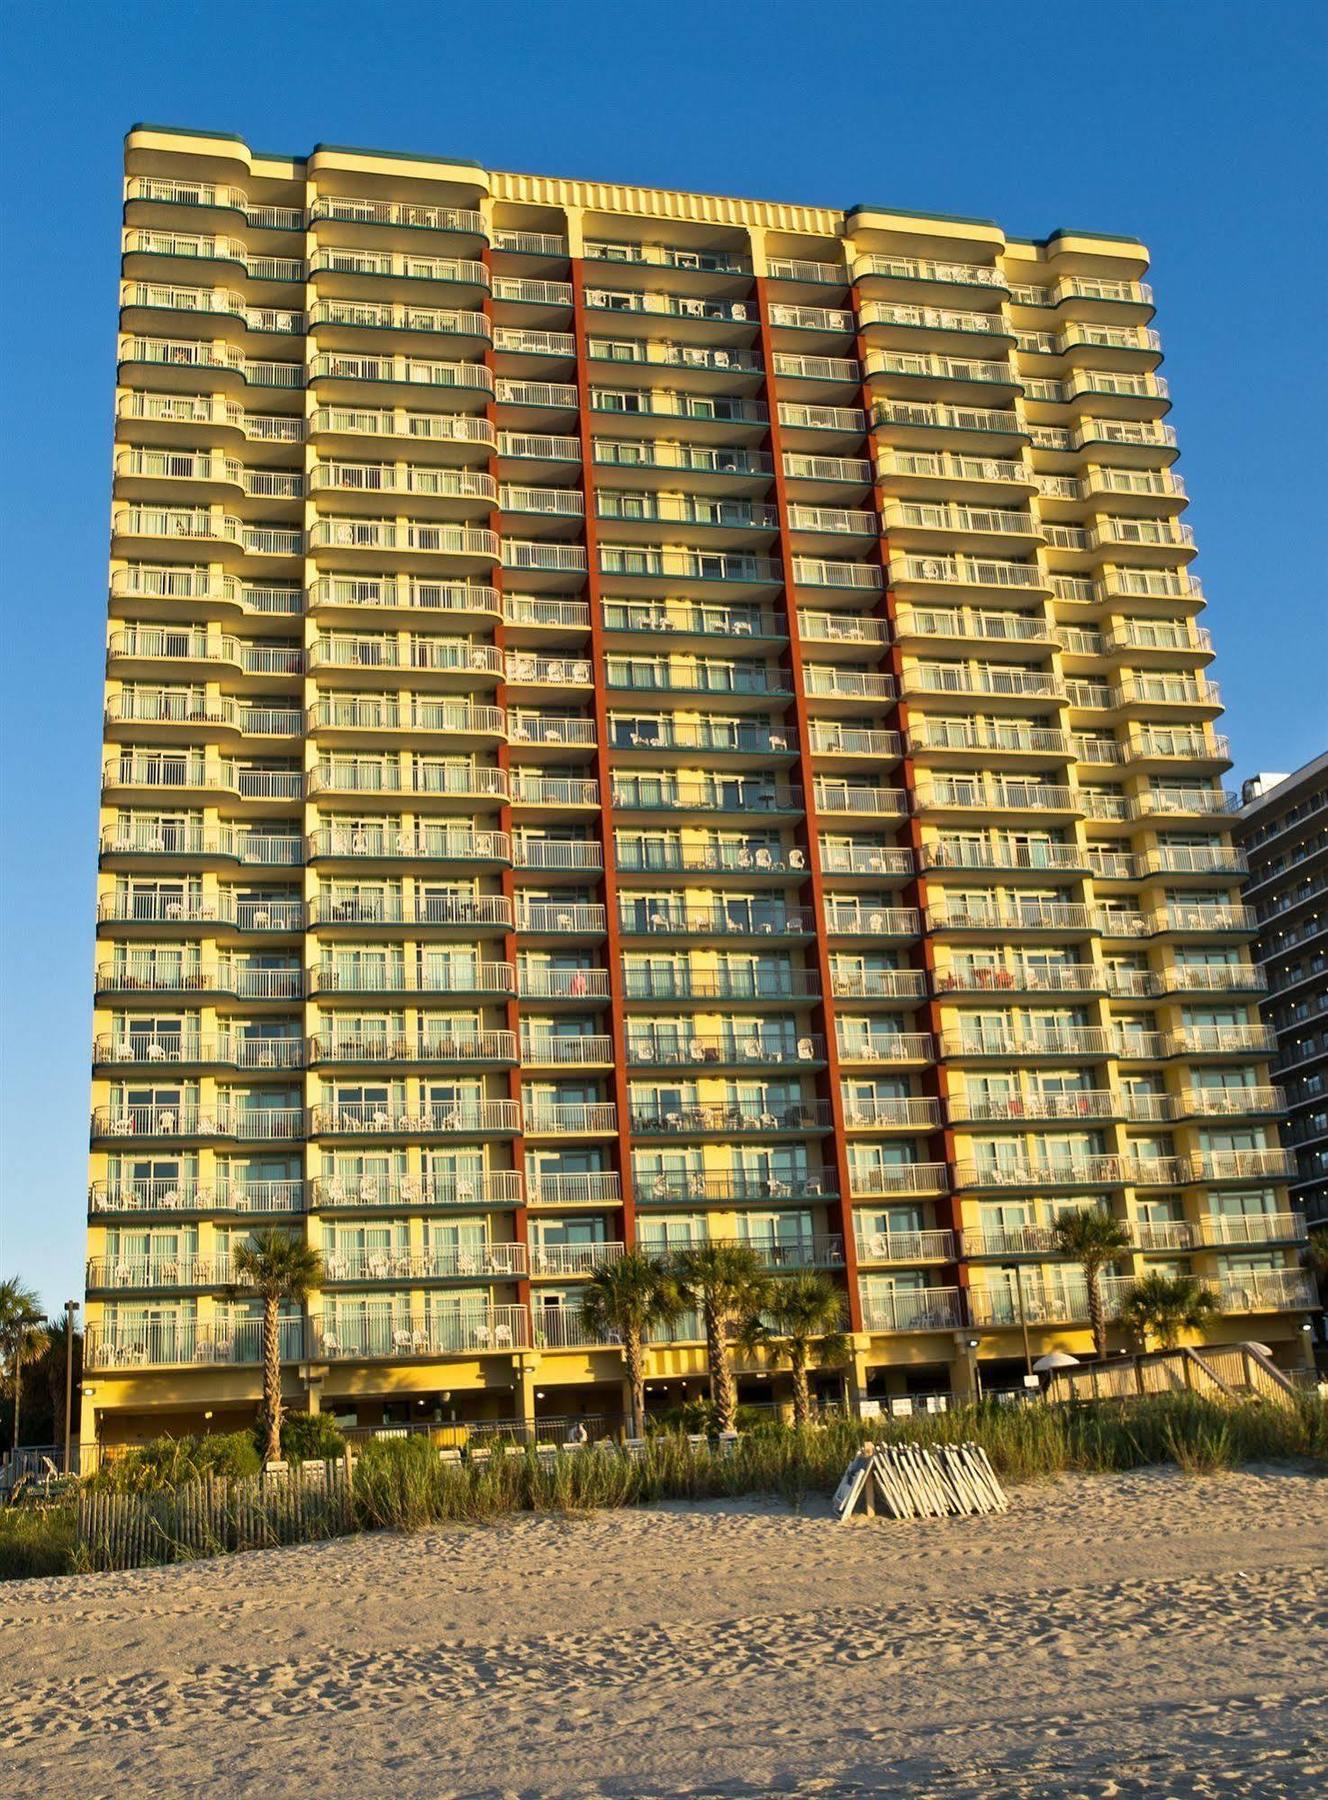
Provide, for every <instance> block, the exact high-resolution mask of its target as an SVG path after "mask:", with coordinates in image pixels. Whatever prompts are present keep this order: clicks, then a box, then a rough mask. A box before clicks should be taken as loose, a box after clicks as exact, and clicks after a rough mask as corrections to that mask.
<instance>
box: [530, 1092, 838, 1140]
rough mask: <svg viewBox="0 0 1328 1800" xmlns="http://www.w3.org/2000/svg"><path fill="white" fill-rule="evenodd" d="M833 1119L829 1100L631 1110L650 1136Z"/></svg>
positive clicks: (789, 1126)
mask: <svg viewBox="0 0 1328 1800" xmlns="http://www.w3.org/2000/svg"><path fill="white" fill-rule="evenodd" d="M833 1123H834V1119H833V1116H832V1114H831V1110H830V1103H829V1102H828V1101H826V1100H799V1101H795V1102H793V1103H792V1104H791V1105H790V1104H784V1103H782V1102H772V1103H771V1104H769V1105H767V1106H766V1107H764V1108H762V1109H760V1110H750V1109H748V1108H746V1107H743V1106H740V1105H733V1106H731V1105H728V1104H721V1103H715V1104H709V1105H707V1104H696V1105H680V1106H673V1107H669V1108H667V1109H666V1110H663V1111H661V1110H660V1109H659V1108H657V1107H655V1106H634V1107H633V1110H632V1113H631V1127H632V1131H633V1132H634V1133H638V1134H640V1135H642V1136H647V1137H659V1136H674V1135H676V1136H682V1137H687V1136H690V1135H691V1134H693V1133H711V1132H719V1133H726V1134H727V1133H748V1132H760V1133H772V1132H778V1131H826V1130H828V1129H829V1128H830V1126H831V1125H832V1124H833ZM528 1128H529V1127H528Z"/></svg>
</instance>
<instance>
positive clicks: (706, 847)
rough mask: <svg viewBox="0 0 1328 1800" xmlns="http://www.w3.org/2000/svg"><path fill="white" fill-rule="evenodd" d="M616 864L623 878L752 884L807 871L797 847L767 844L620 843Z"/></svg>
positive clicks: (803, 854)
mask: <svg viewBox="0 0 1328 1800" xmlns="http://www.w3.org/2000/svg"><path fill="white" fill-rule="evenodd" d="M903 854H904V855H907V854H908V852H907V851H905V852H903ZM615 860H616V862H617V865H618V873H619V874H620V875H673V874H707V875H715V876H718V875H734V874H736V875H738V876H740V877H743V878H744V879H746V880H750V881H754V880H756V879H757V878H759V877H773V876H776V875H783V874H787V873H788V872H790V871H793V872H795V873H803V872H805V871H806V867H807V858H806V855H805V853H804V852H803V851H802V850H800V849H798V848H796V847H794V848H793V849H790V850H787V851H785V850H784V849H783V847H782V846H775V847H773V848H772V847H771V846H768V845H765V844H758V845H757V846H756V848H755V849H752V848H751V847H750V846H749V845H747V844H732V843H717V844H716V843H712V844H690V843H689V844H684V843H672V842H669V843H648V844H633V843H623V842H619V844H618V845H617V850H616V858H615Z"/></svg>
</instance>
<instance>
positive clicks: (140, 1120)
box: [92, 1101, 304, 1143]
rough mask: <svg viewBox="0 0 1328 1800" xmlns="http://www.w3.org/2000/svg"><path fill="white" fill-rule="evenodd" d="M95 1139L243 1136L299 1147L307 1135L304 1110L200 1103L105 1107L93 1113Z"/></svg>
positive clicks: (258, 1140) (292, 1107) (300, 1107)
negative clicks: (305, 1133) (305, 1132)
mask: <svg viewBox="0 0 1328 1800" xmlns="http://www.w3.org/2000/svg"><path fill="white" fill-rule="evenodd" d="M92 1136H93V1138H94V1139H96V1140H102V1139H107V1138H170V1139H179V1138H208V1139H211V1138H238V1139H244V1140H247V1141H253V1142H265V1143H271V1142H282V1143H295V1142H298V1141H299V1140H300V1139H301V1138H303V1136H304V1108H303V1107H302V1106H272V1107H258V1106H250V1107H245V1106H238V1107H234V1108H230V1107H227V1106H226V1105H225V1104H220V1105H212V1104H210V1105H200V1104H198V1103H197V1102H192V1103H189V1102H186V1103H183V1104H181V1103H177V1102H173V1103H170V1104H165V1103H160V1104H159V1103H151V1104H143V1105H139V1104H133V1105H131V1104H129V1103H128V1102H119V1101H118V1102H116V1103H115V1104H114V1105H112V1106H99V1107H97V1108H95V1109H94V1111H93V1114H92Z"/></svg>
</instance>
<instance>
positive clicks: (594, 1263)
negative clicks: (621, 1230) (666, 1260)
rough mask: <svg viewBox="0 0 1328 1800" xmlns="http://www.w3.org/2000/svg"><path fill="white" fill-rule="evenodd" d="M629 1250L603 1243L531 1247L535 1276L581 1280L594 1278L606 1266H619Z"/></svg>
mask: <svg viewBox="0 0 1328 1800" xmlns="http://www.w3.org/2000/svg"><path fill="white" fill-rule="evenodd" d="M625 1250H626V1245H625V1244H623V1243H622V1242H621V1241H617V1240H609V1239H600V1240H599V1241H598V1242H595V1243H589V1244H540V1243H532V1244H531V1246H530V1272H531V1274H532V1275H553V1276H558V1277H561V1278H562V1279H564V1280H566V1279H569V1278H570V1279H573V1280H575V1279H577V1278H578V1277H582V1276H586V1275H593V1274H594V1273H595V1271H596V1270H597V1269H599V1268H601V1267H602V1266H603V1265H604V1264H605V1263H608V1262H616V1261H617V1259H618V1258H619V1257H620V1256H622V1255H623V1253H624V1251H625Z"/></svg>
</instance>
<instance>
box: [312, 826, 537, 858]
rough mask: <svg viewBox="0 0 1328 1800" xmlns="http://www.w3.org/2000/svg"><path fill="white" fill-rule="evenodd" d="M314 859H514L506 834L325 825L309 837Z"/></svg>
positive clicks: (459, 830)
mask: <svg viewBox="0 0 1328 1800" xmlns="http://www.w3.org/2000/svg"><path fill="white" fill-rule="evenodd" d="M309 856H310V859H311V860H323V859H327V860H339V859H341V858H343V857H344V858H360V857H363V858H366V859H368V860H370V861H373V860H377V861H388V862H393V861H402V862H460V863H483V864H494V865H496V864H501V863H506V862H510V861H511V859H512V843H511V839H510V838H509V837H508V834H507V833H506V832H505V831H467V830H463V829H460V828H458V829H452V830H444V829H443V828H442V827H441V826H431V827H428V828H426V829H424V830H419V831H410V830H395V829H393V830H389V829H387V828H380V827H378V826H358V825H357V826H354V827H347V826H332V827H328V826H322V827H320V828H319V829H317V830H316V831H311V832H310V834H309Z"/></svg>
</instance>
